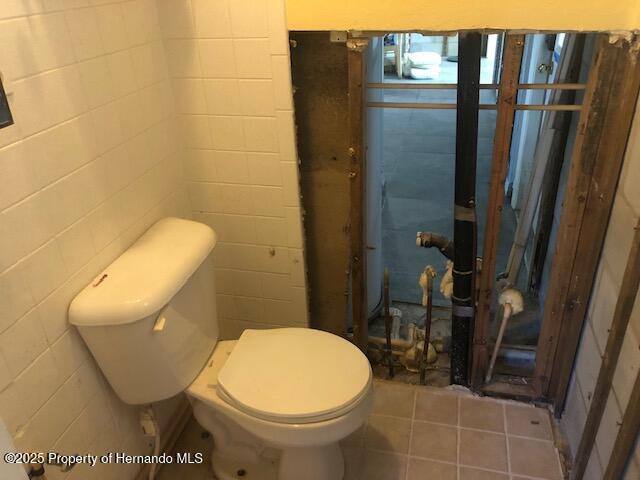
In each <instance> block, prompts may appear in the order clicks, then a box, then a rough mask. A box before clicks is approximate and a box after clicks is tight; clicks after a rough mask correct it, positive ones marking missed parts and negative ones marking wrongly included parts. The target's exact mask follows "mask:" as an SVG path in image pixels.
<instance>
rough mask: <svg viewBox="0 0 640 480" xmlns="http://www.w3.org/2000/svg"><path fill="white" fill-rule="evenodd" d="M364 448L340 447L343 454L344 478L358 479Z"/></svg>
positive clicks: (349, 479) (345, 479)
mask: <svg viewBox="0 0 640 480" xmlns="http://www.w3.org/2000/svg"><path fill="white" fill-rule="evenodd" d="M363 454H364V449H362V448H359V447H350V446H347V447H345V446H343V447H342V455H343V456H344V480H359V478H360V471H361V469H362V456H363Z"/></svg>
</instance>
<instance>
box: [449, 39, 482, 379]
mask: <svg viewBox="0 0 640 480" xmlns="http://www.w3.org/2000/svg"><path fill="white" fill-rule="evenodd" d="M458 42H459V47H458V95H457V103H456V162H455V192H454V199H455V205H454V222H453V245H454V253H453V264H454V266H453V295H452V297H451V300H452V303H453V309H452V310H453V311H452V318H451V383H453V384H459V385H468V384H469V370H470V368H469V367H470V362H469V357H470V351H471V348H470V347H471V339H472V338H473V326H474V322H475V304H476V301H475V300H476V298H475V297H476V294H475V275H476V234H477V232H476V198H475V197H476V162H477V154H478V112H479V95H480V90H479V83H480V44H481V34H480V33H478V32H461V33H460V34H459V40H458Z"/></svg>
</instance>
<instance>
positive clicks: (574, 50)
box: [528, 34, 586, 291]
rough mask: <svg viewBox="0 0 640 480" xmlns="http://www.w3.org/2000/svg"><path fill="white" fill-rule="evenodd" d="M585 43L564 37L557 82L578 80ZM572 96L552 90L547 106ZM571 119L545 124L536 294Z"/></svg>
mask: <svg viewBox="0 0 640 480" xmlns="http://www.w3.org/2000/svg"><path fill="white" fill-rule="evenodd" d="M585 40H586V35H585V34H573V35H571V36H569V37H568V39H567V41H566V42H565V47H566V52H565V53H564V54H563V56H562V58H561V59H560V65H558V77H557V78H558V79H560V80H563V81H578V80H579V78H580V68H581V66H582V59H583V53H584V45H585ZM565 47H563V49H564V48H565ZM575 97H576V92H575V91H572V90H563V91H555V92H553V93H552V94H551V103H574V102H575ZM572 119H573V115H572V114H570V113H568V112H557V113H554V114H550V115H549V118H548V120H547V122H546V126H547V128H548V129H549V130H550V131H547V134H550V135H552V139H551V144H550V146H549V150H548V156H549V160H548V164H547V168H546V171H545V174H544V179H543V182H542V191H541V193H540V201H539V206H538V212H539V213H538V220H537V228H535V236H534V239H533V246H534V249H535V250H534V257H533V261H532V264H533V265H532V267H531V272H530V277H529V282H528V285H529V288H531V289H533V290H534V291H539V288H540V284H541V282H542V274H543V271H544V267H545V261H546V259H547V251H548V248H549V240H550V238H551V231H552V228H553V223H554V217H555V214H556V213H555V210H556V197H557V196H558V186H559V184H560V175H561V174H562V166H563V164H564V161H565V157H566V147H567V140H568V138H569V131H570V128H571V121H572ZM542 131H544V130H542Z"/></svg>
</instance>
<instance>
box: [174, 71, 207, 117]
mask: <svg viewBox="0 0 640 480" xmlns="http://www.w3.org/2000/svg"><path fill="white" fill-rule="evenodd" d="M173 92H174V95H175V102H176V103H175V105H176V112H177V113H190V114H200V115H203V114H206V113H207V101H206V99H205V94H204V84H203V81H202V80H201V79H199V78H178V79H175V80H173Z"/></svg>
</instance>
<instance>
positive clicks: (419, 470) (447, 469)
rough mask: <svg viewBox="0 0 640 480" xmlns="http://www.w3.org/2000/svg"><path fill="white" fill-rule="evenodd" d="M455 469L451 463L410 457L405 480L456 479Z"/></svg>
mask: <svg viewBox="0 0 640 480" xmlns="http://www.w3.org/2000/svg"><path fill="white" fill-rule="evenodd" d="M457 470H458V469H457V467H456V466H455V465H454V464H451V463H442V462H433V461H431V460H423V459H421V458H410V459H409V471H408V472H407V480H426V479H433V480H456V477H457Z"/></svg>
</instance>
